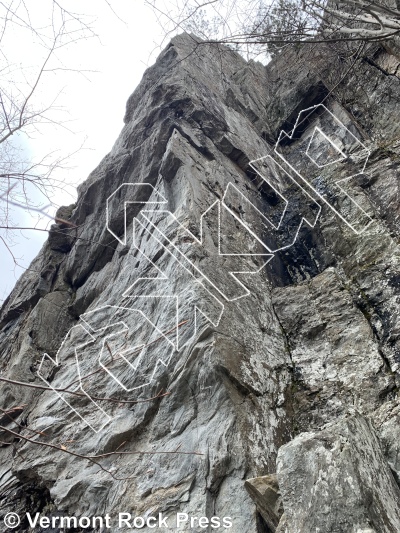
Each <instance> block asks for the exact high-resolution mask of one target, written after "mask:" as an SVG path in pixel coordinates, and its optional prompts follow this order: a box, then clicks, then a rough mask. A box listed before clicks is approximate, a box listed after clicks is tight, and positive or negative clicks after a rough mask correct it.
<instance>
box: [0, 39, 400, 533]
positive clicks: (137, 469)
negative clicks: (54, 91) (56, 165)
mask: <svg viewBox="0 0 400 533" xmlns="http://www.w3.org/2000/svg"><path fill="white" fill-rule="evenodd" d="M309 52H310V50H308V49H304V50H303V51H302V52H300V53H298V52H295V51H289V52H288V53H287V54H286V55H285V56H284V57H283V56H282V57H279V58H277V59H276V60H275V61H273V62H272V63H271V64H270V65H268V66H267V67H264V66H262V65H261V64H259V63H254V62H249V63H247V62H246V61H244V60H243V59H242V58H241V57H240V56H239V55H237V54H236V53H234V52H233V51H230V50H227V49H225V48H217V47H215V48H214V47H212V46H208V45H204V44H201V43H199V42H198V41H196V40H195V39H194V38H193V37H191V36H188V35H184V36H179V37H176V38H174V39H173V41H172V42H171V44H170V45H169V46H168V47H167V48H166V49H165V50H164V51H163V53H162V54H161V55H160V57H159V58H158V60H157V62H156V64H155V65H154V66H153V67H151V68H150V69H148V70H147V72H146V73H145V75H144V78H143V80H142V82H141V84H140V85H139V87H138V88H137V89H136V91H135V92H134V93H133V95H132V96H131V97H130V98H129V100H128V103H127V110H126V116H125V126H124V128H123V130H122V132H121V135H120V137H119V138H118V140H117V142H116V144H115V146H114V147H113V149H112V151H111V153H110V154H108V155H107V156H106V157H105V158H104V159H103V161H102V162H101V163H100V165H99V166H98V168H96V169H95V170H94V171H93V173H92V174H91V175H90V176H89V178H88V179H87V180H86V182H85V183H84V184H83V185H81V187H80V190H79V197H78V201H77V203H76V205H74V206H69V207H68V208H63V209H62V210H61V211H60V212H59V213H58V214H57V218H56V222H57V223H56V224H55V225H54V226H53V227H52V229H51V231H50V237H49V240H48V242H47V243H46V245H45V246H44V248H43V250H42V251H41V253H40V254H39V255H38V257H37V258H36V259H35V261H34V262H33V263H32V265H31V268H30V269H29V270H28V271H27V272H26V274H25V275H24V276H23V277H22V278H21V279H20V281H19V282H18V284H17V286H16V287H15V289H14V290H13V292H12V293H11V295H10V297H9V298H8V300H7V301H6V302H5V304H4V306H3V308H2V310H1V315H0V328H1V329H0V343H1V369H2V374H1V376H0V377H1V379H3V381H2V383H1V387H2V394H1V408H2V409H3V414H4V416H3V418H2V423H1V424H0V426H1V428H2V429H1V431H2V438H1V441H2V444H1V448H0V464H1V477H0V479H1V488H0V494H1V496H0V497H1V499H2V500H1V501H2V506H1V509H2V510H1V513H2V514H4V515H5V514H6V512H7V511H16V512H19V513H20V514H21V516H22V517H23V521H22V525H21V528H22V529H21V531H28V530H29V523H28V522H27V520H26V519H24V515H25V512H27V511H29V512H31V513H33V514H34V513H36V512H40V513H41V514H42V515H46V516H61V515H62V514H64V515H68V516H74V517H81V516H100V515H103V516H104V515H105V514H106V513H109V515H110V516H111V518H112V527H113V529H112V531H120V530H121V531H123V530H125V529H124V527H123V526H121V527H120V526H119V525H118V520H117V517H118V513H122V512H128V513H131V514H132V516H135V515H137V516H139V515H141V516H143V517H145V518H146V517H148V516H158V514H159V513H162V514H163V517H165V518H166V520H167V521H168V530H170V531H177V530H178V531H179V530H181V531H186V530H188V529H190V528H191V530H192V531H207V530H208V531H211V530H213V529H214V527H213V526H215V524H217V522H211V519H212V517H218V519H220V521H221V525H220V527H218V528H216V530H218V531H233V532H235V533H236V532H237V533H256V532H263V531H272V530H273V529H274V528H275V526H276V522H277V520H278V519H279V514H280V513H279V514H276V512H277V511H276V509H275V510H274V509H270V510H269V511H268V509H262V508H261V507H262V506H261V507H260V504H259V506H258V510H257V507H256V505H255V503H257V498H255V503H254V501H253V500H252V498H251V497H250V495H249V494H248V493H247V491H246V490H245V487H244V483H245V480H246V479H248V478H257V477H260V476H265V475H267V474H268V475H272V474H274V473H275V472H276V471H277V480H278V483H279V486H280V492H281V494H282V503H283V509H284V514H283V517H282V519H281V521H280V523H279V525H278V526H277V531H280V532H283V531H285V532H287V533H294V532H301V533H310V532H311V531H313V532H314V531H315V532H317V531H324V532H325V531H326V532H328V531H332V532H333V531H349V532H350V531H351V532H353V531H354V532H356V531H358V532H361V531H364V532H367V531H377V532H380V531H382V532H386V531H390V532H391V531H396V528H397V527H398V521H399V517H398V505H399V501H398V498H399V496H398V488H397V486H396V480H397V481H398V479H399V476H400V461H399V459H398V457H399V444H398V443H399V442H400V441H399V435H398V420H397V419H398V416H399V415H398V410H399V407H398V399H397V391H398V386H399V379H398V378H399V376H398V368H399V354H400V351H399V348H400V347H399V331H400V323H399V313H398V310H397V304H398V297H399V291H400V285H399V252H398V238H399V225H398V222H399V220H398V219H399V206H398V195H399V188H398V175H397V168H398V166H397V165H398V158H399V149H400V142H399V127H400V126H399V125H400V121H399V120H398V116H399V107H398V99H399V97H400V89H399V80H398V78H397V77H396V76H395V75H393V74H390V73H387V74H385V72H384V70H385V68H384V67H381V68H377V67H376V65H378V66H379V65H381V64H382V65H392V64H393V63H394V62H396V61H398V60H397V59H396V56H395V55H394V54H393V53H392V52H388V51H386V50H384V49H381V48H378V47H375V48H370V49H369V50H368V54H369V55H368V56H366V58H367V59H371V58H372V59H373V61H372V60H371V61H367V60H366V61H363V62H360V64H359V65H357V66H356V67H355V68H354V69H353V71H352V73H351V74H350V77H348V78H346V81H345V82H343V83H342V84H340V86H338V88H337V91H336V92H335V93H334V95H332V94H331V91H332V89H333V85H334V84H332V83H331V80H332V77H335V76H336V77H337V78H339V79H340V74H341V69H343V70H346V68H344V67H343V66H342V62H341V61H340V60H339V59H337V57H336V56H335V57H333V56H332V57H331V56H330V55H329V54H330V53H331V51H330V50H329V48H323V47H321V53H320V54H315V55H314V56H313V62H310V61H309V60H308V57H309V56H308V53H309ZM339 89H340V90H341V93H340V94H339ZM349 93H351V94H352V95H353V98H352V99H350V98H349ZM338 94H339V96H340V98H339V96H337V95H338ZM366 95H367V96H366ZM282 130H284V131H285V132H286V134H282V133H281V131H282ZM4 380H11V382H10V381H4ZM16 381H18V382H23V383H24V384H25V385H21V384H20V385H18V384H16V383H15V382H16ZM27 384H28V385H30V386H29V387H28V386H27ZM16 408H17V409H16ZM354 410H355V411H356V413H357V414H356V415H353V416H354V417H355V419H354V420H355V422H354V423H353V425H354V428H353V429H354V435H352V429H351V428H350V425H351V424H350V422H349V419H348V418H346V417H347V415H348V413H349V412H351V413H354ZM335 423H337V424H339V425H338V426H334V425H332V424H335ZM325 424H331V426H329V427H328V429H322V428H323V426H324V425H325ZM340 424H341V425H340ZM351 427H353V426H351ZM329 428H330V429H329ZM335 428H336V429H335ZM310 431H312V432H313V433H306V434H303V432H310ZM358 434H359V436H360V439H361V437H362V439H363V440H362V442H364V443H365V447H363V446H361V445H360V442H361V440H360V441H359V440H358V438H357V435H358ZM292 439H295V440H293V441H292ZM335 439H336V440H335ZM346 439H347V440H346ZM327 440H328V441H329V443H328V444H329V445H328V444H327ZM291 441H292V442H291ZM343 441H346V442H347V444H346V446H348V447H349V450H350V452H351V453H350V452H349V454H347V455H346V454H345V455H343V454H342V453H339V452H340V449H341V448H340V446H342V445H343ZM288 443H289V444H288ZM337 449H338V450H339V452H337V453H336V451H335V450H337ZM332 450H333V451H332ZM278 453H279V455H278ZM82 456H83V457H82ZM277 456H278V457H279V460H278V470H277V467H276V460H277ZM328 456H329V457H328ZM303 457H306V458H307V462H306V464H303V463H302V462H303ZM321 457H322V458H323V459H321V460H319V459H318V458H321ZM354 457H359V458H360V459H359V463H357V464H354V461H353V458H354ZM350 468H351V472H352V474H351V476H352V480H353V481H354V483H353V481H350V480H349V478H348V477H346V472H347V471H348V470H349V469H350ZM274 479H275V478H274ZM315 479H320V480H322V481H321V482H320V483H317V484H316V485H315V489H313V491H311V493H310V490H311V489H310V485H309V483H311V481H310V480H315ZM253 481H254V480H253ZM352 483H353V485H354V487H353V485H352ZM253 484H254V483H253ZM332 484H334V486H333V485H332ZM254 486H255V487H257V486H258V487H260V486H261V485H260V484H259V483H257V482H255V484H254ZM349 487H353V488H354V494H353V496H352V498H353V499H351V500H348V501H347V502H346V505H347V506H345V507H342V506H341V503H340V502H341V501H342V499H343V498H344V499H345V500H346V494H347V493H348V491H349V490H350V489H349ZM277 490H278V489H277ZM346 491H347V492H346ZM253 492H254V491H253ZM250 494H252V491H250ZM252 496H254V494H252ZM330 499H332V500H335V501H333V502H332V509H334V510H335V513H334V514H333V515H332V516H333V517H338V519H340V520H341V521H340V522H339V523H340V524H343V527H342V526H341V527H342V529H340V528H339V529H338V527H339V526H338V525H337V524H336V525H335V526H334V525H332V523H331V522H329V520H331V519H332V516H330V515H329V510H328V511H327V508H328V507H329V503H328V501H329V500H330ZM260 501H261V500H260ZM349 501H351V502H355V503H354V506H353V505H350V504H349ZM307 502H308V503H307ZM310 502H311V503H312V509H313V516H312V520H311V519H310V520H305V519H304V516H306V515H307V513H309V503H310ZM275 503H276V502H275ZM371 509H372V510H373V512H372V511H371ZM259 511H260V512H259ZM342 511H343V516H342V518H340V515H341V512H342ZM179 512H180V513H187V515H188V517H189V518H188V520H189V521H184V520H182V523H181V524H176V513H179ZM260 513H261V514H260ZM274 513H275V514H274ZM263 515H264V518H265V517H266V516H267V517H271V516H272V517H273V518H272V519H271V520H270V522H268V520H267V522H268V525H267V523H266V522H265V520H264V519H263V518H262V516H263ZM325 515H326V516H325ZM328 515H329V516H328ZM190 517H197V518H200V517H205V519H204V520H203V521H202V522H201V521H199V520H197V521H194V522H193V524H192V525H191V524H190ZM223 517H229V520H228V519H227V521H226V522H225V523H224V522H223ZM324 517H325V518H326V520H325V518H324ZM0 518H1V517H0ZM215 520H217V519H215ZM324 520H325V521H324ZM230 523H231V524H232V526H231V527H229V526H230ZM329 524H330V525H329ZM356 526H357V527H356ZM207 528H208V529H207ZM324 528H325V529H324ZM335 528H336V529H335ZM357 528H358V529H357ZM56 530H57V529H56ZM152 530H153V529H152V528H151V527H144V528H143V531H152ZM165 530H167V529H165Z"/></svg>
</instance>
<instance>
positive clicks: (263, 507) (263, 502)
mask: <svg viewBox="0 0 400 533" xmlns="http://www.w3.org/2000/svg"><path fill="white" fill-rule="evenodd" d="M281 449H282V448H281ZM244 486H245V487H246V489H247V492H248V493H249V494H250V496H251V497H252V498H253V500H254V502H255V504H256V506H257V510H258V512H259V513H260V514H261V516H262V517H263V519H264V521H265V523H266V524H267V526H268V527H269V529H270V530H271V531H272V532H274V531H276V527H277V525H278V524H279V521H280V519H281V517H282V513H283V507H282V498H281V493H280V491H279V484H278V479H277V476H276V474H269V475H268V476H261V477H256V478H253V479H247V480H246V483H245V484H244Z"/></svg>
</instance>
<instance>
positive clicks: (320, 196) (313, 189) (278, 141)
mask: <svg viewBox="0 0 400 533" xmlns="http://www.w3.org/2000/svg"><path fill="white" fill-rule="evenodd" d="M317 108H323V109H324V112H326V113H328V114H329V115H330V116H331V118H332V119H333V120H334V121H335V122H336V123H337V124H338V125H339V126H340V127H342V128H343V129H344V130H346V132H347V133H348V134H349V135H350V136H351V137H352V138H353V139H354V141H355V142H356V143H357V144H359V145H360V146H362V149H363V150H364V151H365V160H364V164H363V165H362V168H361V170H359V171H358V172H356V173H355V174H352V175H350V176H347V177H345V178H343V179H341V180H339V181H337V182H336V183H335V184H336V185H337V186H338V188H339V189H340V190H341V191H342V193H343V194H344V195H345V196H347V197H348V198H349V200H350V201H351V202H352V203H353V204H354V205H355V206H357V208H358V209H359V210H360V211H361V212H362V213H363V214H364V215H365V216H366V217H367V218H368V219H369V222H368V224H366V226H364V228H362V229H361V230H360V231H358V230H357V229H356V228H354V227H353V226H352V225H351V224H350V223H349V222H348V220H346V218H345V217H344V216H343V215H342V214H341V213H339V211H337V209H335V207H333V205H331V204H330V203H329V201H328V200H326V198H324V197H323V196H322V195H321V194H320V193H319V192H318V191H317V189H315V187H313V186H312V185H311V183H310V182H309V181H308V180H307V179H306V178H305V177H304V176H302V175H301V174H300V172H299V171H298V170H296V168H295V167H293V166H292V165H291V164H290V162H289V161H288V160H287V159H286V158H285V157H284V156H283V154H281V153H279V151H278V148H279V144H280V142H281V141H282V138H283V137H287V138H289V139H293V135H294V134H295V132H296V128H297V126H298V124H299V122H300V119H301V115H302V114H303V113H306V112H307V111H311V112H313V111H314V110H315V109H317ZM316 131H318V133H322V135H323V136H324V137H325V138H326V139H327V140H328V141H329V143H330V144H331V145H332V146H333V147H334V148H335V149H336V150H337V151H338V152H339V153H340V154H343V156H345V157H342V158H340V159H338V160H335V161H333V162H332V163H330V164H334V163H337V162H338V161H341V160H344V159H347V157H348V156H347V155H346V154H344V152H343V151H342V150H341V149H340V148H339V146H337V145H336V143H335V142H334V141H332V139H330V138H329V136H327V135H326V134H325V133H324V132H323V131H322V130H321V129H320V128H318V127H315V129H314V133H313V135H312V136H311V139H310V142H309V145H308V148H307V151H306V155H307V157H308V158H309V159H310V160H311V161H312V162H313V163H314V164H315V165H316V166H317V167H319V168H323V167H325V166H328V165H329V164H327V165H322V166H320V165H318V163H317V162H316V161H315V160H314V159H313V158H312V157H311V156H310V155H309V154H308V153H307V152H308V150H309V148H310V146H311V143H312V140H313V138H314V135H315V133H316ZM274 152H275V153H276V155H277V156H278V157H279V158H280V159H282V160H283V161H284V162H285V163H286V164H287V165H288V166H289V167H290V168H291V169H292V170H293V172H295V173H296V175H297V176H299V178H300V179H301V180H302V181H303V182H304V183H305V184H306V185H307V187H309V188H310V189H311V190H312V191H313V192H314V193H315V194H316V195H317V197H318V198H319V199H320V200H322V201H323V202H324V203H325V204H326V205H327V206H328V207H329V208H330V209H332V211H333V212H334V213H335V214H336V215H337V216H338V217H339V218H340V219H341V220H342V221H343V222H344V223H345V224H346V225H347V226H348V227H349V228H350V229H351V230H352V231H354V233H356V235H361V233H363V232H364V231H365V230H366V229H367V228H368V226H369V225H370V224H371V222H372V221H373V219H372V218H371V216H370V215H369V214H368V213H367V212H366V211H365V210H364V209H363V208H362V207H361V206H360V205H359V204H358V203H357V202H356V201H355V200H354V199H353V198H352V197H351V196H350V195H349V194H348V193H347V192H346V191H345V190H344V189H343V188H342V186H341V185H340V184H341V183H343V182H345V181H348V180H350V179H351V178H353V177H355V176H358V175H359V174H362V173H363V172H364V170H365V167H366V165H367V161H368V158H369V156H370V154H371V151H370V150H369V149H368V148H367V147H366V146H365V145H364V144H363V143H362V142H361V141H360V140H359V139H358V138H357V137H356V136H355V135H354V134H353V133H352V132H351V131H350V130H349V129H348V128H347V127H346V126H345V125H344V124H343V122H342V121H341V120H340V119H338V118H337V117H336V116H335V115H334V114H333V113H332V112H331V111H329V109H327V108H326V107H325V106H324V105H323V104H316V105H314V106H311V107H308V108H307V109H303V110H302V111H300V113H299V114H298V117H297V120H296V123H295V125H294V127H293V129H292V131H291V132H290V133H287V132H286V131H284V130H282V131H281V132H280V134H279V137H278V140H277V142H276V144H275V147H274Z"/></svg>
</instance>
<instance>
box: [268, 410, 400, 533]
mask: <svg viewBox="0 0 400 533" xmlns="http://www.w3.org/2000/svg"><path fill="white" fill-rule="evenodd" d="M277 475H278V480H279V486H280V490H281V493H282V500H283V506H284V509H285V513H284V518H283V519H282V522H281V523H280V524H279V527H278V529H277V532H278V533H297V532H303V531H309V532H310V533H314V532H315V533H317V532H319V531H324V532H325V533H342V532H344V531H346V532H349V533H350V532H352V533H353V532H354V533H356V532H360V531H363V532H366V531H379V532H382V533H384V532H385V533H386V532H387V533H392V532H393V533H394V532H396V531H399V529H400V490H399V487H398V486H397V484H396V482H395V481H394V478H393V476H392V473H391V471H390V468H389V465H388V464H387V460H386V458H385V457H384V455H383V453H382V449H381V446H380V443H379V440H378V438H377V436H376V434H375V431H374V429H373V427H372V424H371V422H370V421H368V420H367V419H365V418H363V417H362V416H361V415H360V414H354V415H351V416H347V417H346V418H344V419H342V420H340V421H339V422H336V423H333V424H329V425H328V426H327V427H326V428H324V429H323V430H321V431H319V432H308V433H302V434H300V435H299V436H298V437H296V438H295V439H294V440H292V441H291V442H290V443H288V444H285V445H284V446H282V447H281V449H280V450H279V453H278V460H277Z"/></svg>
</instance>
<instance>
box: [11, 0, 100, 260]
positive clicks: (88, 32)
mask: <svg viewBox="0 0 400 533" xmlns="http://www.w3.org/2000/svg"><path fill="white" fill-rule="evenodd" d="M38 13H40V15H41V16H40V20H39V17H38ZM90 37H95V33H94V31H93V29H92V27H91V25H90V22H89V21H88V20H87V18H86V17H85V16H84V15H82V14H78V13H75V12H72V11H69V10H67V9H66V8H65V7H64V6H63V5H61V4H60V3H59V2H57V0H45V1H44V2H42V3H41V4H40V6H39V5H38V4H37V3H33V1H30V0H26V1H24V2H21V1H16V0H8V1H6V2H0V249H1V248H2V247H5V248H6V250H8V252H9V253H11V255H12V256H13V258H14V262H15V263H16V264H17V258H16V257H15V256H14V255H13V251H12V245H13V243H14V239H15V235H16V230H18V229H19V228H20V226H21V224H20V220H21V217H20V216H19V214H20V213H21V210H23V211H25V212H26V211H28V212H30V213H34V214H36V215H37V216H36V218H37V220H39V219H40V218H42V217H46V216H50V215H48V208H49V207H50V206H51V204H52V196H53V193H54V191H55V189H58V188H62V189H65V188H66V187H67V186H68V184H67V183H66V182H65V180H64V178H63V175H62V173H61V172H60V171H61V170H63V169H65V168H66V166H67V163H68V161H69V159H70V157H71V155H72V154H66V153H62V151H61V152H57V153H46V154H45V155H43V156H39V158H37V156H36V157H31V156H30V155H29V154H26V151H25V150H24V149H23V144H24V143H26V140H27V139H28V140H29V139H30V138H32V137H38V135H43V132H44V128H45V127H46V126H48V125H55V124H58V125H63V122H62V120H61V119H60V108H59V107H58V103H57V98H58V94H57V90H56V94H55V95H53V96H49V93H46V92H45V91H43V89H44V87H46V85H47V83H48V82H49V80H50V78H51V79H52V80H53V79H54V75H55V74H57V73H59V72H60V71H62V70H71V71H73V70H74V69H73V65H72V66H71V67H70V68H69V65H65V63H64V57H65V54H64V52H65V51H67V47H68V46H70V45H72V44H73V43H76V42H77V41H80V40H82V39H88V38H90ZM18 50H19V51H20V54H19V55H18V53H17V51H18ZM26 58H28V59H26ZM22 60H25V62H22ZM30 63H31V64H32V63H33V66H32V65H31V64H30ZM75 72H78V71H75ZM79 72H80V73H81V74H82V71H79ZM58 90H61V87H60V88H59V89H58ZM64 127H66V125H65V124H64ZM32 229H35V228H32Z"/></svg>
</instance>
